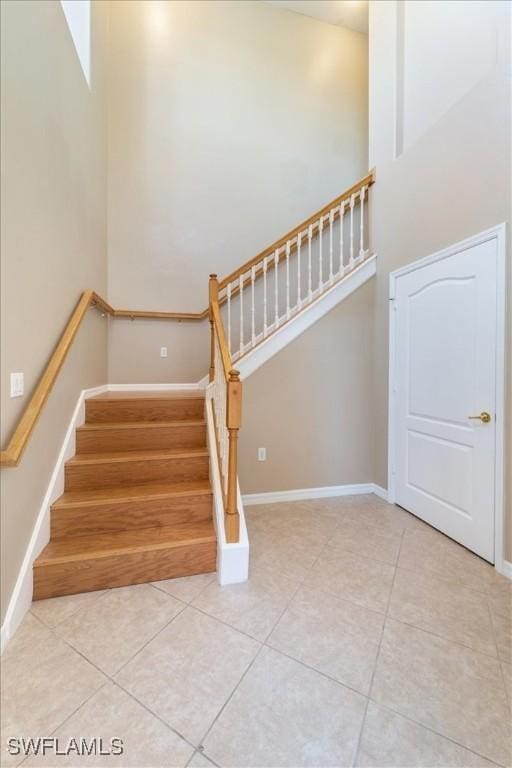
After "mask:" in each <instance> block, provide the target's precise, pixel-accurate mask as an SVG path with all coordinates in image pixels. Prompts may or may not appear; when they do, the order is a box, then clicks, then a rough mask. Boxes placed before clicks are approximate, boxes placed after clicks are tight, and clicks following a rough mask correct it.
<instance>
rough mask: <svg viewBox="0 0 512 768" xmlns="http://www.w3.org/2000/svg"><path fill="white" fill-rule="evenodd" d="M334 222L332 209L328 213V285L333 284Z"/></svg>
mask: <svg viewBox="0 0 512 768" xmlns="http://www.w3.org/2000/svg"><path fill="white" fill-rule="evenodd" d="M333 221H334V209H331V210H330V211H329V285H332V284H333V282H334V272H333V258H334V257H333V248H332V224H333Z"/></svg>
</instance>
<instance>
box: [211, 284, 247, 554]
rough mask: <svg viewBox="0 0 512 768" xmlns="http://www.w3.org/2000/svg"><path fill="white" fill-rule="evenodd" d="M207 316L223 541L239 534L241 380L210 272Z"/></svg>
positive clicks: (235, 540)
mask: <svg viewBox="0 0 512 768" xmlns="http://www.w3.org/2000/svg"><path fill="white" fill-rule="evenodd" d="M209 319H210V329H211V349H210V373H209V380H210V396H211V400H212V410H213V418H214V424H215V437H216V442H217V456H218V459H219V469H220V475H221V486H222V495H223V500H224V524H225V533H226V541H227V542H228V544H232V543H235V542H237V541H238V540H239V537H240V515H239V511H238V430H239V429H240V423H241V416H242V384H241V382H240V374H239V372H238V371H236V370H234V368H233V365H232V361H231V355H230V353H229V349H228V345H227V342H226V336H225V333H224V326H223V323H222V318H221V315H220V307H219V283H218V280H217V275H210V283H209Z"/></svg>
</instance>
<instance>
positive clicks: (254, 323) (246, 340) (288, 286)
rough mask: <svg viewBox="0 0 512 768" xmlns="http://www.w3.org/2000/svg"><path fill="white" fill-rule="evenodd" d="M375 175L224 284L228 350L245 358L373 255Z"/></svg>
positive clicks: (220, 301) (222, 296)
mask: <svg viewBox="0 0 512 768" xmlns="http://www.w3.org/2000/svg"><path fill="white" fill-rule="evenodd" d="M374 181H375V175H374V172H373V171H372V172H370V173H369V174H368V175H367V176H365V177H364V178H363V179H361V180H360V181H359V182H357V184H355V185H354V186H352V187H350V188H349V189H347V190H346V191H345V192H343V194H342V195H340V196H339V197H337V198H335V199H334V200H332V201H331V202H330V203H328V204H327V205H326V206H324V207H323V208H322V209H321V210H319V211H317V212H316V213H314V214H313V215H312V216H310V218H308V219H306V220H305V221H303V222H302V223H301V224H299V225H298V226H297V227H295V228H294V229H293V230H291V231H290V232H288V234H286V235H285V236H284V237H282V238H280V239H279V240H277V241H276V242H275V243H273V244H272V245H271V246H269V247H268V248H266V249H265V250H264V251H262V252H261V253H259V254H258V255H257V256H255V257H254V258H253V259H251V260H250V261H248V262H246V263H245V264H244V265H243V266H241V267H239V268H238V269H237V270H235V271H234V272H232V273H231V274H230V275H228V276H227V277H226V278H224V279H223V280H222V281H221V282H220V283H219V284H218V297H217V301H218V305H219V307H222V316H223V320H224V327H225V329H226V334H225V335H226V340H227V350H228V352H229V355H230V357H231V359H232V360H233V361H236V360H240V358H242V357H243V356H244V355H246V354H247V353H248V352H250V351H251V350H252V349H254V347H256V346H257V345H258V344H260V343H261V342H263V341H265V340H266V339H267V338H268V337H269V336H271V335H272V334H273V333H275V332H276V331H277V330H278V329H279V328H281V327H282V326H283V325H284V324H285V323H287V322H288V321H289V320H291V319H292V318H293V317H295V316H296V315H297V314H298V313H299V312H301V311H302V310H304V309H305V308H306V307H308V306H309V305H310V304H312V303H313V302H315V301H316V300H317V299H319V298H320V297H321V296H322V295H323V294H324V293H326V292H327V291H329V290H330V289H332V288H333V287H334V286H335V285H336V284H337V283H338V282H339V281H340V280H342V279H343V278H344V277H346V276H347V275H348V274H349V273H350V272H352V271H354V270H355V269H357V268H359V267H360V265H361V264H362V263H363V262H364V261H366V259H367V258H368V257H369V256H370V255H371V253H370V249H369V247H368V235H367V230H368V227H367V220H368V211H367V207H368V191H369V188H370V187H371V185H372V184H373V183H374Z"/></svg>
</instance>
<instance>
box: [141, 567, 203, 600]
mask: <svg viewBox="0 0 512 768" xmlns="http://www.w3.org/2000/svg"><path fill="white" fill-rule="evenodd" d="M200 575H201V574H198V573H197V574H192V576H178V577H177V578H178V579H179V578H194V576H200ZM215 576H216V573H212V577H213V578H212V579H211V580H210V581H209V582H208V583H207V584H205V585H204V586H203V587H201V589H200V590H199V592H198V593H197V595H194V597H192V598H191V599H190V600H184V599H183V598H182V597H176V596H175V595H173V594H172V593H171V592H168V591H167V590H166V589H163V587H159V586H158V582H153V581H151V582H149V583H150V585H151V586H152V587H154V588H155V589H158V591H159V592H163V593H164V594H166V595H169V596H170V597H174V599H175V600H180V601H181V602H182V603H185V604H186V605H192V601H193V600H195V599H196V598H198V597H199V595H202V594H203V592H204V591H205V589H206V588H207V587H209V586H210V584H212V583H213V581H214V579H215ZM164 581H167V579H164ZM169 581H174V579H169Z"/></svg>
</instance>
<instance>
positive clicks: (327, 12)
mask: <svg viewBox="0 0 512 768" xmlns="http://www.w3.org/2000/svg"><path fill="white" fill-rule="evenodd" d="M265 2H267V3H269V4H270V5H275V6H276V7H278V8H283V9H285V10H287V11H294V12H295V13H302V14H303V15H304V16H311V17H313V18H314V19H319V20H320V21H325V22H327V23H328V24H336V25H338V26H340V27H350V29H355V30H356V32H363V33H364V34H368V0H265Z"/></svg>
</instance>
